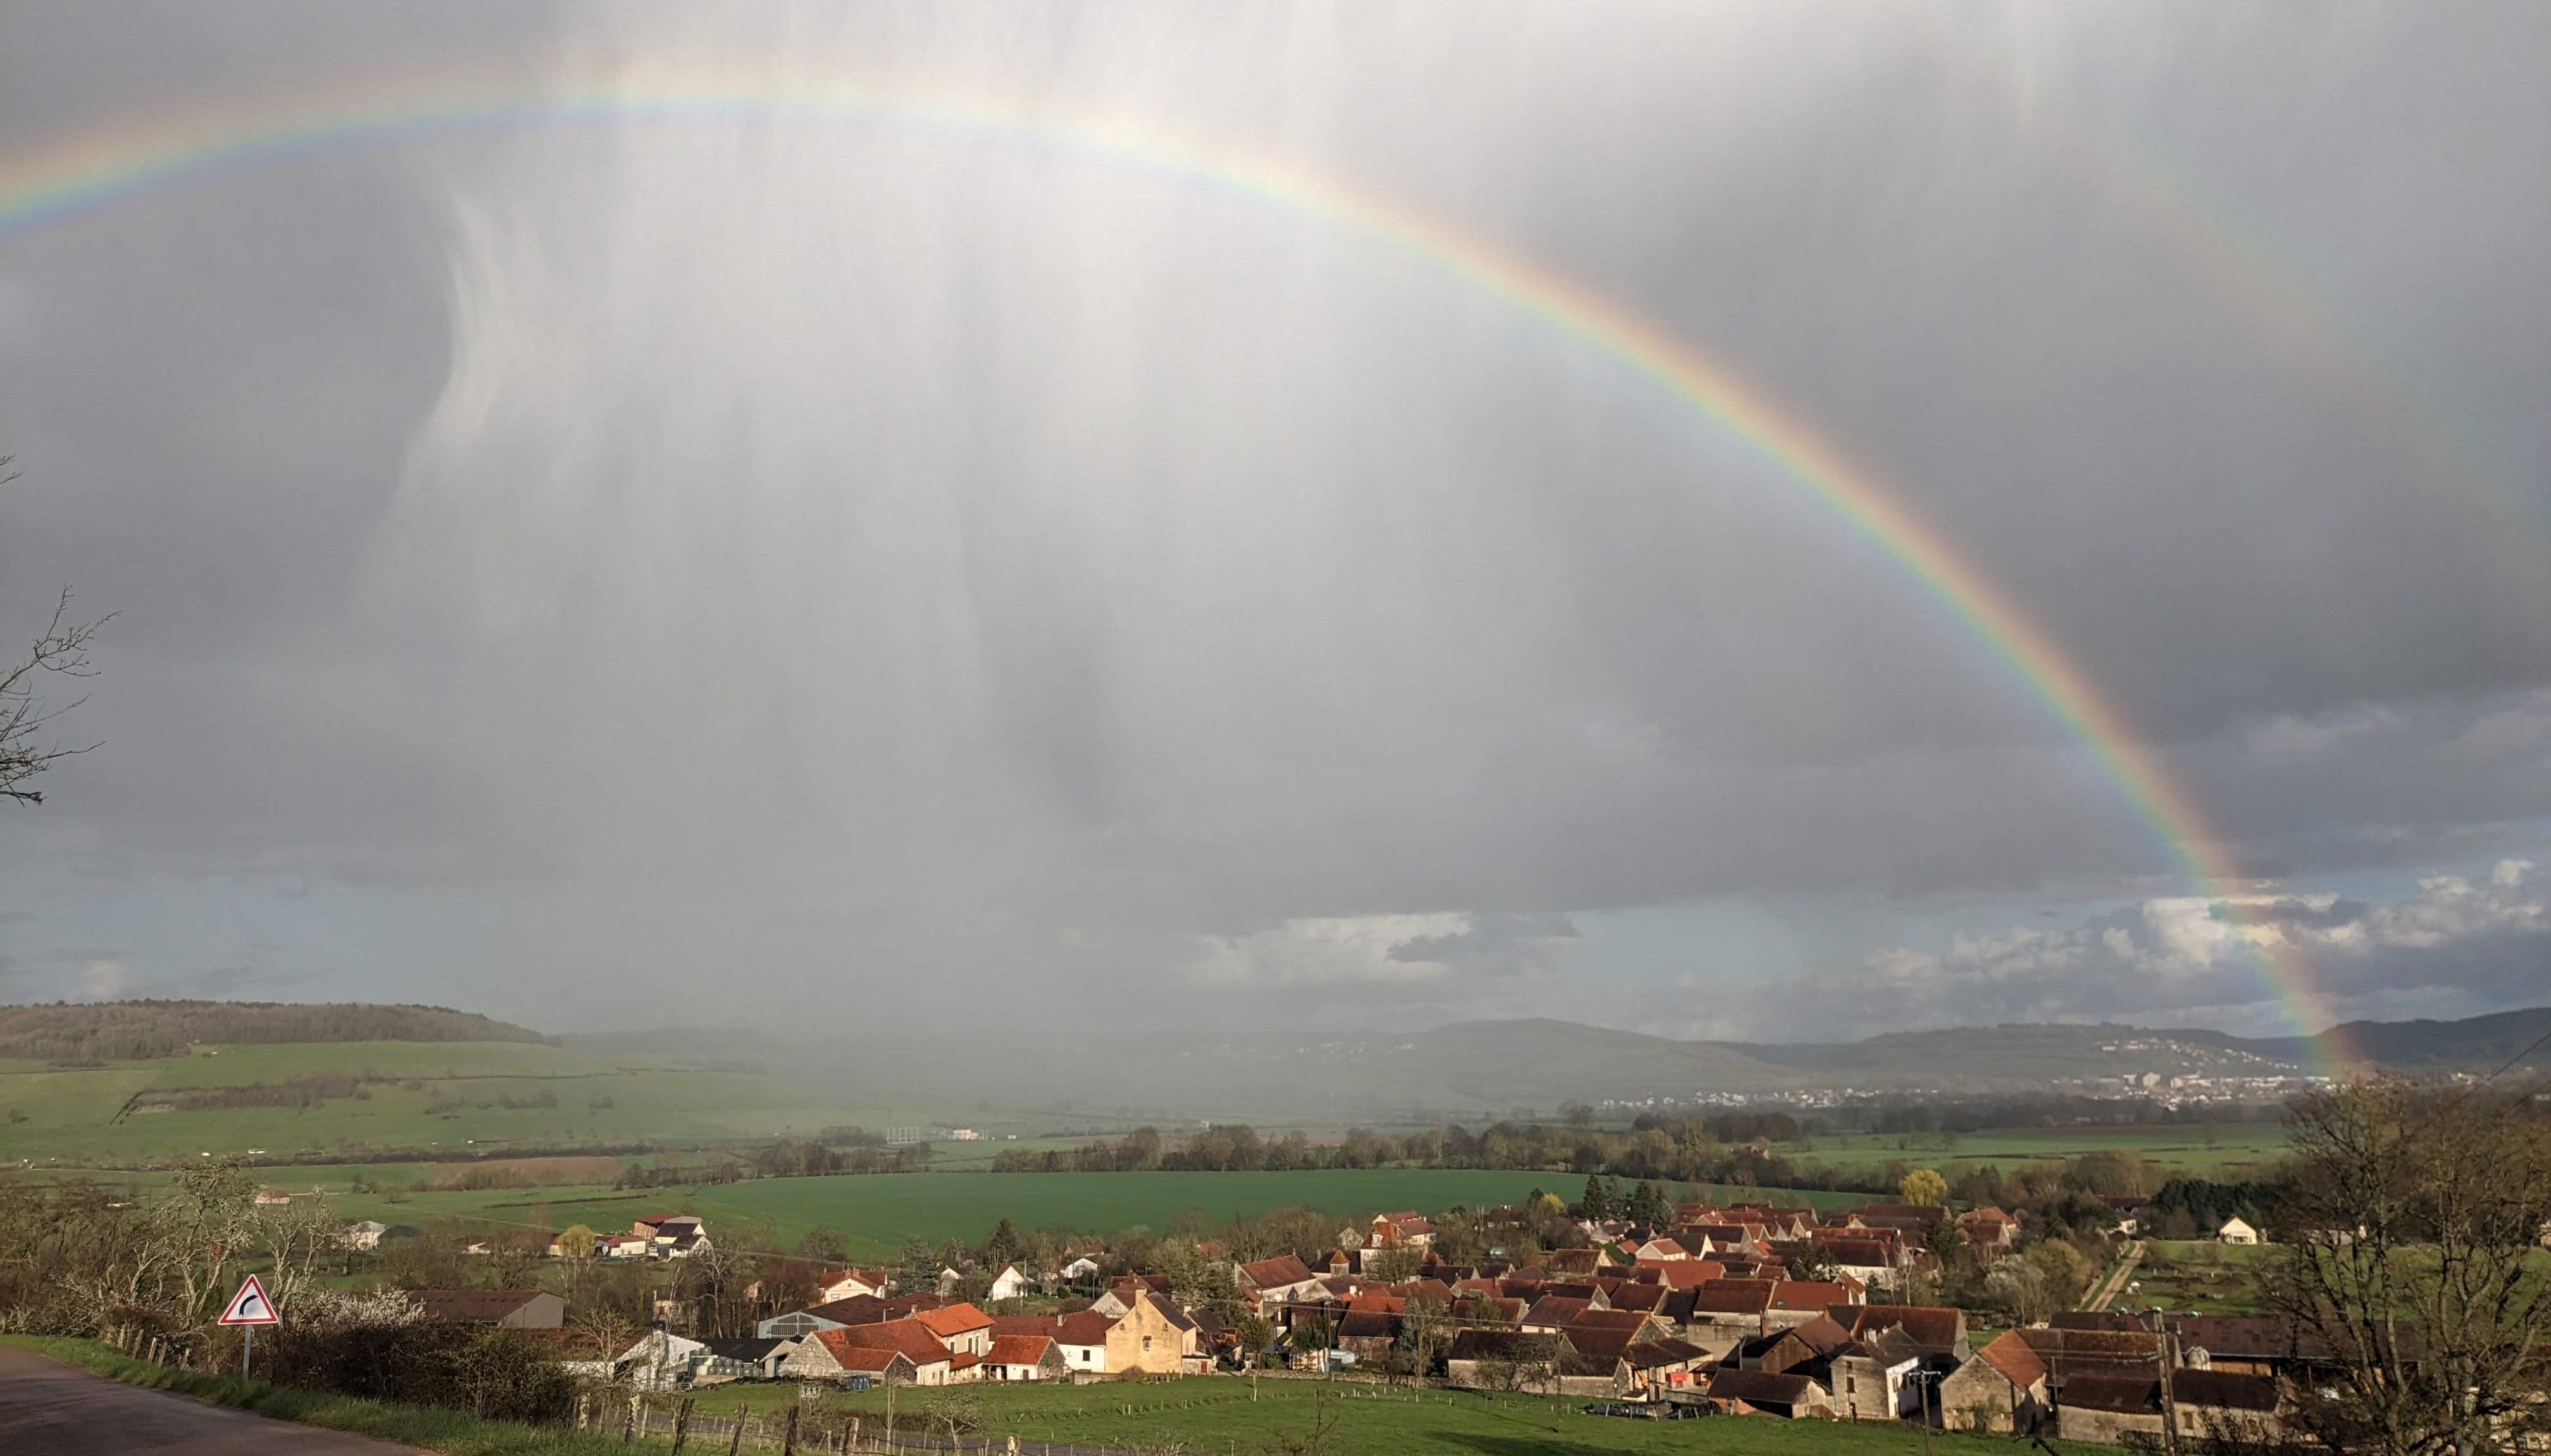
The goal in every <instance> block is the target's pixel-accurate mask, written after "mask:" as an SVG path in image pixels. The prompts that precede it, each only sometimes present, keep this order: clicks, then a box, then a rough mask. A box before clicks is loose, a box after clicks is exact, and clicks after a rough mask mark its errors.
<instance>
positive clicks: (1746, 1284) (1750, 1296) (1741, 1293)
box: [1691, 1279, 1775, 1314]
mask: <svg viewBox="0 0 2551 1456" xmlns="http://www.w3.org/2000/svg"><path fill="white" fill-rule="evenodd" d="M1774 1288H1775V1286H1774V1284H1773V1282H1772V1281H1771V1280H1768V1279H1713V1280H1710V1281H1708V1282H1706V1283H1704V1284H1701V1285H1698V1286H1695V1287H1694V1288H1693V1290H1692V1302H1691V1308H1692V1312H1693V1313H1695V1314H1760V1313H1762V1312H1763V1311H1764V1310H1766V1309H1769V1308H1771V1307H1772V1291H1773V1289H1774Z"/></svg>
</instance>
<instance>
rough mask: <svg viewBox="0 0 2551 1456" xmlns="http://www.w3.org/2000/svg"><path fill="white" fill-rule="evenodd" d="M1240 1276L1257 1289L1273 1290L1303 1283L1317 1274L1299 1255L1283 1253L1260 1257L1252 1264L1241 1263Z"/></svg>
mask: <svg viewBox="0 0 2551 1456" xmlns="http://www.w3.org/2000/svg"><path fill="white" fill-rule="evenodd" d="M1240 1277H1241V1279H1242V1280H1243V1281H1244V1282H1246V1283H1248V1284H1251V1285H1254V1286H1256V1287H1257V1288H1259V1289H1262V1290H1275V1289H1282V1288H1283V1287H1284V1286H1286V1285H1294V1284H1304V1283H1307V1282H1309V1281H1310V1280H1312V1279H1314V1278H1316V1277H1317V1276H1315V1275H1313V1274H1312V1273H1311V1269H1310V1266H1309V1265H1307V1264H1304V1263H1303V1262H1302V1261H1301V1259H1300V1258H1299V1257H1297V1256H1295V1255H1292V1254H1284V1255H1281V1256H1279V1257H1277V1258H1274V1259H1261V1260H1259V1261H1257V1262H1256V1263H1254V1264H1243V1265H1241V1266H1240Z"/></svg>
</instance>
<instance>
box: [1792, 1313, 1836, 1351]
mask: <svg viewBox="0 0 2551 1456" xmlns="http://www.w3.org/2000/svg"><path fill="white" fill-rule="evenodd" d="M1789 1333H1790V1334H1792V1335H1795V1336H1797V1338H1798V1339H1799V1340H1800V1341H1801V1342H1802V1343H1804V1344H1805V1345H1806V1347H1807V1348H1808V1349H1810V1350H1812V1351H1814V1352H1815V1353H1816V1354H1818V1355H1820V1356H1822V1355H1831V1354H1833V1353H1834V1352H1835V1351H1837V1350H1839V1349H1841V1348H1842V1347H1843V1346H1845V1345H1848V1344H1850V1343H1851V1331H1849V1330H1847V1329H1845V1328H1843V1327H1842V1326H1841V1325H1839V1324H1836V1323H1834V1321H1833V1316H1832V1315H1830V1314H1819V1315H1817V1316H1816V1317H1815V1318H1813V1319H1810V1320H1808V1321H1807V1322H1806V1323H1804V1324H1799V1325H1792V1326H1790V1329H1789Z"/></svg>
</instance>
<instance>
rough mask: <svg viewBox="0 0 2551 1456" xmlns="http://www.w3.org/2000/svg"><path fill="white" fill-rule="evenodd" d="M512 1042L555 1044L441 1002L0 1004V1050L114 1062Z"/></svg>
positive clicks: (525, 1029) (19, 1054)
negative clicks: (200, 1053)
mask: <svg viewBox="0 0 2551 1456" xmlns="http://www.w3.org/2000/svg"><path fill="white" fill-rule="evenodd" d="M341 1041H513V1042H538V1043H541V1044H543V1045H550V1046H555V1045H557V1042H556V1039H555V1038H552V1037H546V1036H543V1035H541V1034H540V1033H539V1032H537V1031H533V1030H531V1029H530V1028H528V1027H522V1026H516V1025H514V1024H513V1023H512V1022H509V1021H498V1020H495V1019H493V1018H492V1017H487V1016H481V1015H478V1014H477V1013H475V1012H472V1011H456V1010H453V1009H452V1008H450V1007H449V1006H414V1005H374V1004H370V1003H367V1002H360V1001H330V1002H317V1003H308V1004H300V1003H287V1002H277V1001H157V1000H146V1001H99V1002H85V1003H79V1004H72V1003H69V1002H62V1001H56V1002H54V1003H52V1004H51V1005H35V1006H0V1057H27V1058H34V1059H38V1060H42V1061H48V1062H119V1061H139V1060H144V1059H148V1058H153V1057H181V1056H184V1055H185V1054H186V1049H187V1047H189V1046H191V1045H193V1044H195V1043H198V1042H203V1043H209V1044H212V1045H215V1046H237V1045H242V1044H248V1043H266V1042H341Z"/></svg>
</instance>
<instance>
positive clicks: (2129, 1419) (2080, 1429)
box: [2056, 1405, 2161, 1446]
mask: <svg viewBox="0 0 2551 1456" xmlns="http://www.w3.org/2000/svg"><path fill="white" fill-rule="evenodd" d="M2056 1426H2057V1428H2058V1429H2059V1430H2060V1431H2061V1432H2062V1433H2063V1436H2064V1439H2066V1440H2068V1441H2090V1442H2092V1443H2094V1444H2097V1445H2102V1446H2122V1445H2124V1444H2126V1438H2127V1437H2128V1436H2141V1437H2144V1438H2146V1439H2148V1440H2151V1441H2155V1442H2158V1441H2160V1440H2161V1413H2160V1412H2159V1411H2154V1412H2152V1413H2150V1414H2129V1413H2127V1412H2123V1411H2116V1410H2085V1409H2082V1408H2081V1407H2080V1406H2073V1405H2068V1406H2066V1407H2064V1408H2063V1409H2062V1410H2061V1411H2059V1412H2058V1413H2057V1416H2056Z"/></svg>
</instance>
